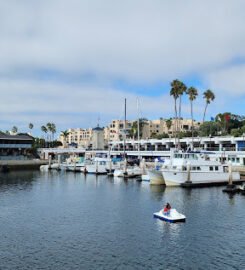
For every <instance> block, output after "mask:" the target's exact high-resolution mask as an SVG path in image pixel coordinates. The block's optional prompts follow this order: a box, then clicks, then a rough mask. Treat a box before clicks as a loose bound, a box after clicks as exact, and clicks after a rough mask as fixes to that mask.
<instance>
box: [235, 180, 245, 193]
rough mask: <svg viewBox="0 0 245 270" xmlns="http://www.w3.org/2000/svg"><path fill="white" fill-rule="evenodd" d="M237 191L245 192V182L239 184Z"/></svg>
mask: <svg viewBox="0 0 245 270" xmlns="http://www.w3.org/2000/svg"><path fill="white" fill-rule="evenodd" d="M237 189H238V190H239V191H243V192H245V182H243V183H242V184H241V185H240V186H238V188H237Z"/></svg>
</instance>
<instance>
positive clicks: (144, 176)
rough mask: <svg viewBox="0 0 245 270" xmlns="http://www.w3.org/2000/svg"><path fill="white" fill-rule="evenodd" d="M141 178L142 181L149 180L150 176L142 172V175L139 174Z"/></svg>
mask: <svg viewBox="0 0 245 270" xmlns="http://www.w3.org/2000/svg"><path fill="white" fill-rule="evenodd" d="M141 180H142V181H147V182H150V177H149V175H148V174H142V175H141Z"/></svg>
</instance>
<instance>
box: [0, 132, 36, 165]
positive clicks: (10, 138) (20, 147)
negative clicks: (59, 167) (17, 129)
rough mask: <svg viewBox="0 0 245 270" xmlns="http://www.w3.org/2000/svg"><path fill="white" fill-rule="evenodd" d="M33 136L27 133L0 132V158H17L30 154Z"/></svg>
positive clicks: (25, 157) (23, 157)
mask: <svg viewBox="0 0 245 270" xmlns="http://www.w3.org/2000/svg"><path fill="white" fill-rule="evenodd" d="M33 141H34V138H33V137H32V136H30V135H28V134H18V135H8V134H0V159H1V160H15V159H17V160H19V159H28V157H31V158H32V157H33V156H32V153H31V152H32V151H31V149H32V144H33Z"/></svg>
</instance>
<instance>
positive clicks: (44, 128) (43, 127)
mask: <svg viewBox="0 0 245 270" xmlns="http://www.w3.org/2000/svg"><path fill="white" fill-rule="evenodd" d="M41 131H42V132H44V134H45V135H46V134H47V132H48V129H47V128H46V126H41ZM45 135H44V137H45ZM44 140H45V139H44ZM44 142H45V143H44V147H45V146H46V141H44Z"/></svg>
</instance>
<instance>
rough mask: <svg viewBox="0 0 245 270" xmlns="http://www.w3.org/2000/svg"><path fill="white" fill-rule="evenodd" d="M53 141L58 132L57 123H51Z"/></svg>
mask: <svg viewBox="0 0 245 270" xmlns="http://www.w3.org/2000/svg"><path fill="white" fill-rule="evenodd" d="M51 133H52V142H53V141H54V134H55V133H56V125H55V124H54V123H51Z"/></svg>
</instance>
